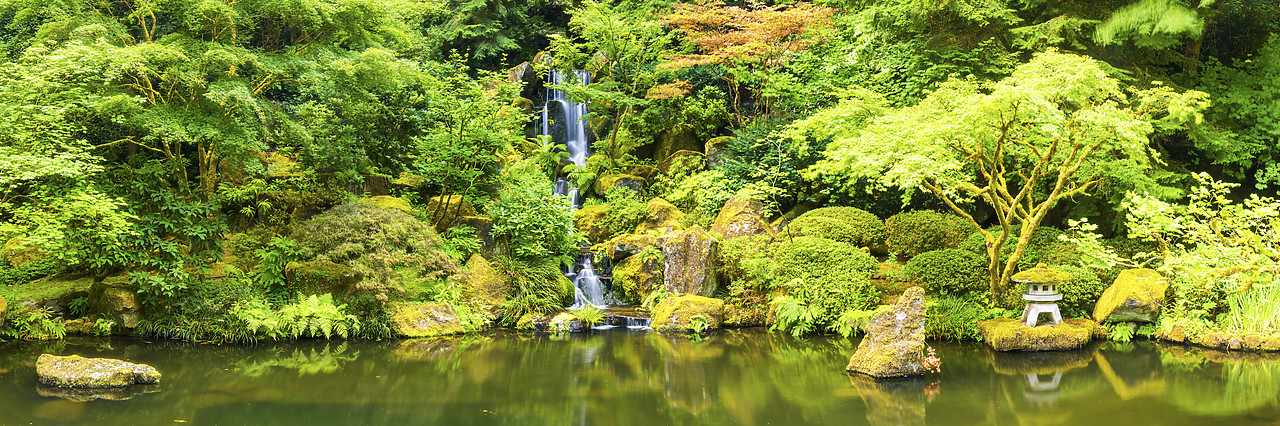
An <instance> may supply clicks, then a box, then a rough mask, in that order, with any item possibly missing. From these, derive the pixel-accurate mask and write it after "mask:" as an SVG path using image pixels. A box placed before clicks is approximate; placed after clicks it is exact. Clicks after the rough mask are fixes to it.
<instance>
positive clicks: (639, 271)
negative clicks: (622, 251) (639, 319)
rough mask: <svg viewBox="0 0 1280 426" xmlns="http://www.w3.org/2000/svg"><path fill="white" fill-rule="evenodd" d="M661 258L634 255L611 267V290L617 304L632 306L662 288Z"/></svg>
mask: <svg viewBox="0 0 1280 426" xmlns="http://www.w3.org/2000/svg"><path fill="white" fill-rule="evenodd" d="M662 265H663V262H662V257H661V256H660V255H658V256H648V255H635V256H629V257H627V258H626V259H622V261H621V262H618V264H616V265H614V266H613V289H614V295H615V296H617V298H618V302H620V303H623V304H629V305H634V304H638V303H640V302H641V301H643V300H644V298H645V296H647V295H648V294H649V292H651V291H654V290H657V289H658V288H659V287H662V282H663V281H662Z"/></svg>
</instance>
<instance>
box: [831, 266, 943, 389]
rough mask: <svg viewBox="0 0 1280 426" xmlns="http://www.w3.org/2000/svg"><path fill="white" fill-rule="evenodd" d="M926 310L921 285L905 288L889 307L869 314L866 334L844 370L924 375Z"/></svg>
mask: <svg viewBox="0 0 1280 426" xmlns="http://www.w3.org/2000/svg"><path fill="white" fill-rule="evenodd" d="M927 310H928V307H927V306H926V305H925V303H924V289H922V288H920V287H911V288H908V289H907V291H905V292H903V293H902V296H901V297H899V298H898V303H896V304H894V305H893V307H892V308H889V309H887V310H885V311H883V312H880V313H878V314H876V315H875V316H874V317H872V318H871V321H870V322H869V323H868V324H867V335H866V336H865V337H863V338H862V342H861V343H859V344H858V349H857V350H856V351H854V353H853V356H852V357H850V358H849V365H848V366H845V370H846V371H850V372H855V373H862V374H866V375H868V376H872V377H876V378H887V377H907V376H918V375H923V374H924V373H925V372H926V371H928V365H927V363H926V361H927V360H926V354H925V345H924V334H925V319H926V318H925V314H926V312H927Z"/></svg>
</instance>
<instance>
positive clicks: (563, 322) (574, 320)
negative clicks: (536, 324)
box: [547, 312, 587, 332]
mask: <svg viewBox="0 0 1280 426" xmlns="http://www.w3.org/2000/svg"><path fill="white" fill-rule="evenodd" d="M586 329H587V325H586V324H584V323H583V322H582V321H579V320H578V317H575V316H574V315H573V313H571V312H561V313H558V314H556V315H555V316H553V317H551V321H549V322H547V330H550V331H570V332H578V331H583V330H586Z"/></svg>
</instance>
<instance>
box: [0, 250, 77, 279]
mask: <svg viewBox="0 0 1280 426" xmlns="http://www.w3.org/2000/svg"><path fill="white" fill-rule="evenodd" d="M63 265H64V263H63V262H61V261H59V260H58V259H57V258H53V257H50V258H46V259H41V260H36V261H31V262H27V263H23V264H22V265H19V266H17V267H12V266H9V262H5V261H4V260H2V259H0V286H10V285H18V284H26V283H29V282H31V281H35V280H38V279H41V278H44V277H47V276H49V275H53V274H56V273H58V272H62V270H63V269H64V268H63Z"/></svg>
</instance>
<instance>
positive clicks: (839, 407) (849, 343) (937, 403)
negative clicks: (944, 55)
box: [0, 328, 1280, 426]
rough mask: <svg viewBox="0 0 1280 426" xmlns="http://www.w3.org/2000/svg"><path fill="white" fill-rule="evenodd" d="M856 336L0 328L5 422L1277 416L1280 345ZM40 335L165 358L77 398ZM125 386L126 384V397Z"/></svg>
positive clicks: (1157, 420) (69, 348)
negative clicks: (54, 385)
mask: <svg viewBox="0 0 1280 426" xmlns="http://www.w3.org/2000/svg"><path fill="white" fill-rule="evenodd" d="M856 342H857V339H843V338H839V337H815V338H810V339H804V340H798V339H794V338H791V337H790V336H785V335H779V334H769V333H767V332H764V331H762V330H757V329H747V330H726V331H720V332H717V333H714V334H712V335H710V336H709V337H707V338H706V339H703V340H693V339H690V338H689V337H687V336H683V335H665V334H659V333H655V332H647V331H630V330H627V329H625V328H616V329H611V330H595V331H590V332H587V333H579V334H573V335H565V334H561V335H553V334H546V333H515V332H509V331H495V332H492V333H488V334H481V335H472V336H466V337H455V338H444V339H429V340H409V341H382V342H366V341H352V342H345V343H343V342H339V341H331V342H324V341H301V342H290V343H279V344H259V345H253V346H234V345H223V346H212V345H195V344H182V343H168V342H155V343H148V342H145V341H142V340H137V339H110V340H77V339H71V340H68V341H66V342H62V343H11V344H7V345H3V346H0V413H3V414H0V424H3V425H16V424H95V425H116V424H120V425H135V424H174V423H175V422H176V423H190V424H224V425H239V424H271V425H310V426H315V425H348V424H349V425H365V424H406V425H419V424H441V425H489V424H495V425H496V424H503V425H526V424H528V425H660V424H699V425H719V424H738V425H769V424H781V425H795V424H868V423H869V424H874V425H880V424H934V425H962V424H1036V425H1052V424H1090V425H1112V424H1122V425H1131V424H1187V425H1193V424H1207V423H1210V422H1222V423H1225V424H1232V425H1250V424H1257V425H1262V424H1270V423H1272V422H1275V421H1276V420H1277V419H1280V409H1278V408H1277V407H1278V398H1277V395H1278V394H1280V358H1277V357H1274V356H1271V357H1264V356H1258V355H1247V354H1239V353H1225V352H1214V351H1205V350H1201V349H1197V348H1190V347H1184V346H1163V345H1157V344H1155V343H1150V342H1141V343H1132V344H1114V343H1108V344H1095V345H1093V346H1090V347H1088V348H1085V349H1082V350H1076V351H1069V352H1056V353H996V352H993V351H991V350H989V349H987V348H986V347H985V346H983V345H980V344H974V343H947V342H931V345H932V346H933V347H935V348H936V349H937V352H938V355H939V356H940V357H941V358H942V361H943V365H942V371H941V372H940V373H939V374H934V375H931V376H928V377H926V378H920V379H907V380H894V381H885V382H876V381H872V380H867V379H865V378H863V377H860V376H854V377H850V376H848V375H846V374H845V373H844V371H843V369H844V366H845V364H846V363H847V362H848V358H849V355H850V354H851V353H852V351H853V348H854V347H855V344H856ZM42 352H50V353H55V354H62V355H66V354H80V355H83V356H91V357H115V358H122V359H127V360H130V361H133V362H142V363H147V364H151V365H153V366H155V367H156V368H157V369H159V370H160V371H161V372H162V373H163V374H164V378H163V381H162V383H161V384H160V385H158V387H157V388H147V389H141V390H135V391H133V392H132V393H133V394H134V395H132V397H131V398H130V399H127V400H121V401H114V400H97V401H90V402H76V401H71V400H67V399H63V398H59V397H55V396H42V394H45V395H49V394H51V393H53V392H56V390H52V391H51V390H49V389H44V388H40V387H38V386H37V384H36V379H35V371H34V363H35V359H36V357H38V356H39V354H40V353H42ZM128 396H130V395H122V396H121V397H128Z"/></svg>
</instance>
